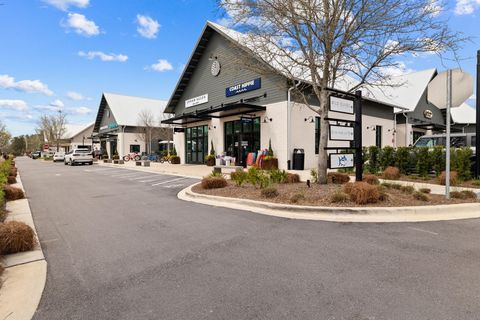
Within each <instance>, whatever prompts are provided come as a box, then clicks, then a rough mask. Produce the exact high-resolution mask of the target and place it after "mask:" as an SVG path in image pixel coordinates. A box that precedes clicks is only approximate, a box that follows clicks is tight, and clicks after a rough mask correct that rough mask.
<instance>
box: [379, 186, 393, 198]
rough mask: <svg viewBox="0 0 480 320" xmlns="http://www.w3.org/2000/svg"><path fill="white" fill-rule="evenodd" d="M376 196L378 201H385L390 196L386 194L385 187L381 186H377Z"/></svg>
mask: <svg viewBox="0 0 480 320" xmlns="http://www.w3.org/2000/svg"><path fill="white" fill-rule="evenodd" d="M378 194H379V198H378V200H380V201H387V200H388V199H389V198H390V196H389V195H388V193H387V187H385V186H382V185H379V186H378Z"/></svg>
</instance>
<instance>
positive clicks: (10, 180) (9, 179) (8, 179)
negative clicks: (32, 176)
mask: <svg viewBox="0 0 480 320" xmlns="http://www.w3.org/2000/svg"><path fill="white" fill-rule="evenodd" d="M7 183H8V184H14V183H17V178H15V177H14V176H8V177H7Z"/></svg>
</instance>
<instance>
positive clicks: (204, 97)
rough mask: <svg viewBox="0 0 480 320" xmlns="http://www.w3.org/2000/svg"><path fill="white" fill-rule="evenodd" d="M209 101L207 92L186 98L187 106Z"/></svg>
mask: <svg viewBox="0 0 480 320" xmlns="http://www.w3.org/2000/svg"><path fill="white" fill-rule="evenodd" d="M207 102H208V93H205V94H202V95H201V96H198V97H194V98H191V99H188V100H185V108H189V107H194V106H198V105H199V104H203V103H207Z"/></svg>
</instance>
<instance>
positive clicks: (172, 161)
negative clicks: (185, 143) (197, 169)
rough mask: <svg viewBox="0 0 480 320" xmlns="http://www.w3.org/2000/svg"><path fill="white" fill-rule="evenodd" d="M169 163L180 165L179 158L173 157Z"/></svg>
mask: <svg viewBox="0 0 480 320" xmlns="http://www.w3.org/2000/svg"><path fill="white" fill-rule="evenodd" d="M170 163H171V164H180V157H173V158H172V159H171V160H170Z"/></svg>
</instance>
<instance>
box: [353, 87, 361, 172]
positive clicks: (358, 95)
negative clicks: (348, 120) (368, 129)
mask: <svg viewBox="0 0 480 320" xmlns="http://www.w3.org/2000/svg"><path fill="white" fill-rule="evenodd" d="M354 108H355V127H354V129H355V133H354V135H355V180H356V181H362V180H363V159H362V158H363V157H362V91H360V90H359V91H356V92H355V102H354Z"/></svg>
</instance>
